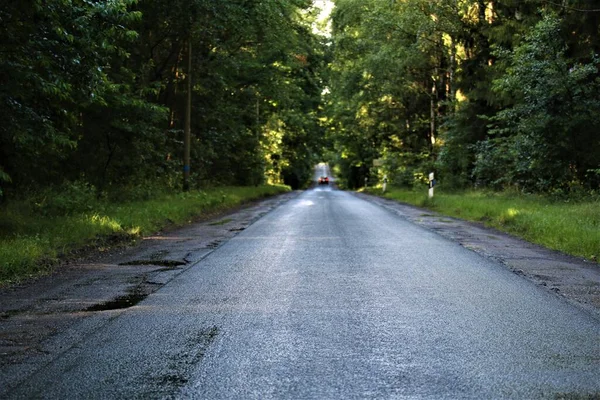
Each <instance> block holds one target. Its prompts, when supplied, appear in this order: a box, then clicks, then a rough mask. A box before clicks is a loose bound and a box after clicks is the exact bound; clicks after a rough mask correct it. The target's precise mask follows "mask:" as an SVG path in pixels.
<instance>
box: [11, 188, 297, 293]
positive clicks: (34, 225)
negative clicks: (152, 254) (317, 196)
mask: <svg viewBox="0 0 600 400" xmlns="http://www.w3.org/2000/svg"><path fill="white" fill-rule="evenodd" d="M63 190H65V188H63ZM286 191H289V187H287V186H282V185H263V186H256V187H217V188H210V189H205V190H194V191H189V192H184V193H182V192H179V193H167V192H163V193H158V194H154V195H152V197H150V196H148V195H146V196H141V197H140V194H139V193H138V198H137V199H132V200H127V201H114V200H110V199H97V198H96V197H95V196H93V193H92V192H91V191H90V192H87V191H86V190H84V189H82V188H81V187H79V188H78V189H77V193H75V190H73V191H71V192H69V193H64V192H62V194H61V193H56V192H51V191H47V192H46V193H45V196H35V197H32V198H29V199H28V200H27V201H19V202H11V203H9V204H6V205H5V206H4V207H2V208H0V285H1V284H7V283H10V282H15V281H18V280H21V279H23V278H28V277H33V276H36V275H39V274H40V273H43V272H45V271H48V270H50V269H51V267H53V266H54V265H56V264H57V263H58V262H59V261H60V260H61V259H65V258H69V257H74V256H76V255H77V254H78V253H81V252H86V251H90V250H95V251H103V250H106V249H108V248H110V247H111V246H114V245H117V244H122V243H130V242H132V241H134V240H135V239H137V238H139V237H141V236H143V235H148V234H150V233H153V232H156V231H159V230H161V229H164V228H166V227H171V226H177V225H182V224H185V223H188V222H190V221H192V220H195V219H198V218H202V217H206V216H210V215H211V214H213V213H216V212H219V211H223V210H226V209H230V208H233V207H236V206H238V205H240V204H243V203H245V202H248V201H252V200H256V199H259V198H263V197H267V196H271V195H275V194H278V193H284V192H286ZM121 195H123V194H121ZM129 195H131V194H129Z"/></svg>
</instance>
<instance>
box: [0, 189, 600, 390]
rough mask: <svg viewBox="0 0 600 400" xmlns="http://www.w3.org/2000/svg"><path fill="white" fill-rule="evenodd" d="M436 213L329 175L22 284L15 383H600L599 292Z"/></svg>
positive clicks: (9, 356) (27, 386)
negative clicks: (335, 181) (339, 186)
mask: <svg viewBox="0 0 600 400" xmlns="http://www.w3.org/2000/svg"><path fill="white" fill-rule="evenodd" d="M367 200H368V201H367ZM419 213H420V214H426V213H425V212H423V211H422V210H421V211H418V209H414V208H410V207H406V206H402V205H397V204H391V203H385V201H384V200H381V199H377V198H373V197H368V198H367V197H366V196H360V195H353V194H351V193H347V192H342V191H338V190H334V189H333V188H331V187H329V186H326V187H316V188H314V189H311V190H307V191H305V192H302V193H291V194H288V195H285V196H283V197H278V198H275V199H270V200H268V201H266V202H262V203H258V204H255V205H254V206H253V207H249V208H247V209H243V210H238V211H237V212H236V213H233V214H231V215H227V216H222V217H220V218H217V219H215V220H212V221H206V222H203V223H201V224H196V225H193V226H190V227H187V228H184V229H181V230H177V231H173V232H170V233H165V234H160V235H156V236H153V237H150V238H147V239H146V240H145V241H144V242H143V243H142V244H141V246H140V247H136V248H132V249H128V250H126V251H124V252H121V253H119V254H115V255H111V256H109V257H106V258H102V259H101V260H96V261H95V262H93V263H87V264H86V263H83V264H82V265H78V266H71V267H70V268H68V269H67V270H66V271H64V272H63V273H60V274H56V275H53V276H49V277H46V278H42V279H40V280H39V281H38V282H34V283H30V284H27V285H24V286H23V287H16V288H10V289H4V290H2V292H0V298H1V299H2V303H1V305H0V312H1V313H2V314H0V315H1V318H0V353H1V354H0V362H1V363H2V369H1V372H0V398H183V399H187V398H190V399H208V398H210V399H219V398H223V399H231V398H257V399H270V398H272V399H279V398H293V399H296V398H303V399H313V398H314V399H322V398H343V399H347V398H350V399H353V398H356V399H364V398H378V399H379V398H416V399H421V398H422V399H457V398H473V399H481V398H489V399H504V398H506V399H536V398H542V399H545V398H548V399H559V398H574V399H576V398H597V397H599V396H600V318H599V314H598V313H597V308H598V307H597V304H596V303H594V299H595V297H594V296H592V295H589V296H588V295H586V296H580V297H577V296H575V295H574V296H575V297H573V296H571V297H570V295H568V293H567V294H563V293H562V292H563V291H564V292H565V293H566V292H568V290H567V289H566V288H567V286H569V287H570V286H573V285H575V283H573V282H570V283H569V285H566V284H562V285H561V282H559V281H558V280H556V281H552V282H553V283H552V284H550V285H549V284H546V285H543V284H542V283H543V282H546V281H548V282H549V280H548V279H549V278H548V277H550V278H551V277H552V276H554V275H552V273H550V272H547V273H544V271H543V268H544V263H543V262H541V261H539V260H541V259H540V258H539V254H538V253H536V252H537V251H538V250H540V249H538V248H537V247H535V246H533V247H532V246H531V245H528V244H525V243H524V242H520V241H518V240H516V239H514V240H516V242H514V243H513V242H510V241H509V242H504V240H509V239H510V240H513V239H512V238H510V237H506V238H504V237H501V235H500V234H498V233H497V232H492V231H488V230H483V228H481V227H478V226H474V225H473V226H471V227H470V225H468V224H467V225H464V226H463V225H461V223H460V222H459V221H457V222H455V223H454V222H453V223H449V222H443V221H439V220H438V221H436V220H435V218H434V217H427V216H423V215H419ZM427 214H429V213H427ZM438 219H439V218H438ZM445 225H450V226H447V228H448V229H446V230H444V229H442V228H441V227H443V226H445ZM435 227H440V229H435ZM477 229H482V230H483V231H482V232H485V234H483V233H480V231H477ZM463 230H464V231H463ZM453 232H454V233H453ZM482 235H483V236H493V237H497V239H492V238H488V239H489V240H490V244H487V241H486V240H484V239H483V238H482V237H483V236H482ZM500 243H503V244H500ZM506 243H509V244H510V245H509V246H508V247H506V246H505V245H506ZM503 246H505V247H503ZM519 246H523V249H522V250H519ZM540 251H541V250H540ZM544 257H545V258H542V259H548V260H554V262H555V263H558V264H551V263H550V264H549V265H550V267H549V268H550V269H553V268H554V267H552V265H559V263H567V262H568V263H569V264H568V265H569V268H572V269H573V270H574V271H575V272H576V274H575V275H577V276H578V277H580V278H581V279H583V280H586V281H590V282H600V275H599V274H598V272H597V269H594V266H593V265H589V264H586V263H583V262H578V261H577V260H574V259H571V258H568V257H566V256H562V255H559V254H554V255H553V254H545V256H544ZM528 260H532V262H529V261H528ZM535 260H538V262H537V263H536V262H534V261H535ZM511 263H512V264H511ZM560 265H563V267H564V266H565V264H560ZM554 269H557V270H559V269H560V268H558V267H556V268H554ZM563 269H564V268H563ZM519 271H520V272H519ZM532 271H533V272H532ZM535 271H537V275H538V276H542V278H536V277H535V276H534V275H536V273H534V272H535ZM571 275H573V274H571ZM544 277H546V278H544ZM580 278H577V279H576V278H573V280H574V281H577V280H578V279H580ZM544 279H546V281H544ZM553 285H555V286H553ZM575 286H576V285H575ZM553 287H557V288H559V290H558V291H556V290H552V288H553ZM592 287H595V286H592ZM136 290H137V292H136ZM575 292H577V291H575ZM575 292H574V293H575ZM590 292H593V290H590ZM135 293H137V294H138V295H140V296H139V298H135V299H134V300H135V301H132V303H131V304H123V307H122V308H119V307H116V306H108V305H110V302H111V301H114V300H115V299H119V298H124V297H123V296H125V298H126V297H127V296H128V295H130V296H131V295H133V294H135ZM575 294H576V293H575ZM130 298H131V297H130ZM102 305H105V306H106V307H104V309H103V308H102ZM93 306H99V308H98V311H85V310H86V309H89V307H93Z"/></svg>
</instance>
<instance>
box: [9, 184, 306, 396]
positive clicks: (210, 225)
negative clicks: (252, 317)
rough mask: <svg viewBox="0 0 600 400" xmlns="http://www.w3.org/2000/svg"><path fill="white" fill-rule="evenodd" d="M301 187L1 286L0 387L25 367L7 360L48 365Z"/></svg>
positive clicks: (10, 380) (288, 198) (32, 364)
mask: <svg viewBox="0 0 600 400" xmlns="http://www.w3.org/2000/svg"><path fill="white" fill-rule="evenodd" d="M299 193H300V192H298V191H296V192H290V193H285V194H282V195H279V196H275V197H271V198H268V199H265V200H261V201H257V202H253V203H250V204H248V205H246V206H243V207H241V208H238V209H236V210H232V211H229V212H228V213H223V214H221V215H217V216H215V217H214V218H211V219H209V220H206V221H203V222H199V223H194V224H192V225H189V226H186V227H183V228H179V229H176V230H173V231H170V232H159V233H156V234H155V235H152V236H148V237H144V238H143V239H141V240H139V241H138V243H137V245H135V246H133V247H128V248H121V249H115V250H114V251H111V252H109V253H108V254H105V255H102V256H97V257H88V259H85V260H83V261H82V262H78V263H73V264H72V265H64V266H61V267H60V268H57V269H56V272H55V273H53V274H51V275H48V276H44V277H41V278H39V279H37V280H35V281H29V282H25V283H23V284H22V285H16V286H11V287H6V288H2V289H0V366H2V368H0V388H2V387H4V388H6V390H9V386H10V384H9V382H13V383H14V382H15V381H18V378H17V379H15V376H14V375H15V374H17V375H18V374H26V373H27V368H25V369H24V368H14V369H12V368H9V366H11V365H13V366H14V365H17V364H20V363H22V362H23V361H24V360H27V364H28V365H30V366H31V368H34V366H35V365H37V366H38V367H39V366H40V365H44V360H46V359H48V360H49V359H52V358H54V357H56V356H57V355H58V354H60V353H61V352H62V351H65V350H66V349H67V348H69V347H70V346H72V345H73V344H74V343H77V342H78V340H79V339H78V338H79V337H84V336H85V335H86V334H88V333H90V332H93V331H94V330H95V329H97V327H98V326H101V325H102V324H103V323H105V322H106V321H107V320H109V319H110V318H114V316H115V315H116V314H117V313H118V312H119V311H120V310H123V309H126V308H128V307H131V306H133V305H135V304H136V303H137V302H139V301H141V300H142V299H144V298H145V297H146V296H148V295H149V294H151V293H153V292H155V291H156V290H158V289H159V288H161V287H162V286H164V285H165V284H166V283H168V282H169V281H170V280H172V279H173V278H175V277H176V276H177V275H179V274H181V273H182V272H184V271H186V270H187V269H189V268H191V267H192V266H194V265H195V264H196V263H198V262H199V261H200V260H202V259H203V258H204V257H206V256H207V255H208V254H210V253H211V252H212V251H213V250H214V249H216V248H217V247H219V245H220V244H221V243H223V242H225V241H227V240H228V239H230V238H231V237H233V236H235V235H236V234H238V233H239V232H241V231H243V230H244V229H245V228H246V227H247V226H249V225H250V224H252V223H253V222H254V221H256V220H257V219H258V218H260V217H261V216H263V215H264V214H266V213H268V212H269V211H271V210H272V209H274V208H276V207H277V206H279V205H280V204H282V203H284V202H286V201H288V200H290V199H292V198H294V197H296V196H297V195H298V194H299ZM11 375H12V377H11ZM2 395H3V390H2V389H0V398H1V397H2Z"/></svg>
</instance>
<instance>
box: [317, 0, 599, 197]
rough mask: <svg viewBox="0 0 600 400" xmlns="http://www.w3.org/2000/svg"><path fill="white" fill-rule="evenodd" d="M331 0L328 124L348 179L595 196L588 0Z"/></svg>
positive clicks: (592, 20) (595, 90) (593, 23)
mask: <svg viewBox="0 0 600 400" xmlns="http://www.w3.org/2000/svg"><path fill="white" fill-rule="evenodd" d="M335 4H336V8H335V10H334V13H333V15H332V24H333V26H332V28H333V32H332V49H331V51H332V59H331V60H332V61H331V65H330V87H329V90H330V93H329V95H328V96H327V103H328V107H327V110H328V112H329V115H328V116H329V126H328V132H329V137H330V138H332V139H333V140H334V141H335V146H334V151H333V152H332V153H331V154H332V155H331V157H332V159H333V160H335V163H336V165H337V166H338V169H339V170H340V171H341V175H343V176H344V177H346V179H347V182H348V184H349V185H350V186H351V187H356V186H359V185H362V183H363V182H364V178H365V177H366V178H368V179H369V181H373V182H376V181H380V180H381V178H382V176H383V175H384V174H387V175H388V177H389V179H390V181H391V182H393V183H395V184H396V185H409V186H410V185H415V184H420V183H421V182H423V181H424V180H425V178H426V176H427V172H430V171H435V172H436V176H437V177H438V178H439V182H440V183H442V184H444V186H445V187H453V188H460V187H472V186H477V187H490V188H494V189H505V188H513V189H516V190H519V191H525V192H542V193H560V194H568V195H570V194H573V193H575V192H577V193H589V192H590V191H594V190H595V191H596V193H597V191H598V188H599V185H600V131H599V128H600V118H599V116H600V79H599V77H600V75H599V73H598V66H599V62H600V59H599V56H598V53H599V51H600V5H599V4H598V2H597V1H596V0H555V1H548V0H493V1H490V0H391V1H383V0H337V1H336V2H335ZM374 160H376V162H375V164H376V165H378V167H373V161H374ZM379 165H381V167H379Z"/></svg>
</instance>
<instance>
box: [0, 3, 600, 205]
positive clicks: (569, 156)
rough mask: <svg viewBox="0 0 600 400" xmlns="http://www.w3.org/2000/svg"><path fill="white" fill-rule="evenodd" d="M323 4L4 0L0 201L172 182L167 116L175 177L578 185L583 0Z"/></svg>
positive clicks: (588, 162)
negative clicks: (334, 176)
mask: <svg viewBox="0 0 600 400" xmlns="http://www.w3.org/2000/svg"><path fill="white" fill-rule="evenodd" d="M334 3H335V8H334V10H333V13H332V15H331V34H330V35H324V34H322V33H319V31H318V30H316V29H315V26H316V19H317V16H318V12H319V10H318V9H317V8H315V7H314V5H313V4H312V1H310V0H285V1H282V0H262V1H254V0H219V1H214V0H169V1H166V0H145V1H136V0H111V1H96V0H43V1H42V0H31V1H27V2H23V1H19V0H7V1H4V2H3V4H2V6H1V8H0V22H1V24H0V36H1V37H2V40H1V41H0V79H1V82H2V85H1V86H0V118H2V124H0V198H5V199H6V198H10V197H18V196H19V195H22V194H27V193H30V192H31V191H36V190H41V189H43V188H48V187H58V188H62V189H63V190H68V189H71V190H80V189H81V188H82V187H83V188H85V190H93V191H94V192H95V193H97V194H98V195H101V194H102V193H105V192H107V191H110V190H111V188H115V187H118V188H135V187H143V188H146V189H148V188H152V187H155V186H156V187H162V188H165V187H166V188H172V189H177V190H179V189H181V188H182V187H183V186H184V185H183V175H184V147H185V146H184V144H185V143H184V142H185V131H186V125H187V124H186V120H187V121H189V126H190V129H189V130H190V132H191V135H190V136H191V146H190V148H191V154H190V156H191V162H190V178H189V185H190V186H191V187H192V188H201V187H204V186H207V185H257V184H261V183H263V182H272V183H286V184H289V185H291V186H292V187H294V188H296V187H301V186H302V185H303V184H304V183H305V182H306V181H307V180H308V179H309V178H310V175H311V169H312V165H314V163H315V162H317V161H319V160H322V159H325V160H327V161H330V162H331V163H332V164H333V165H334V166H335V167H336V171H338V173H339V175H340V179H341V181H342V182H345V184H346V185H347V186H348V187H357V186H359V185H361V184H362V183H363V182H364V179H365V178H368V179H369V180H370V181H371V182H376V181H379V180H381V178H382V176H383V175H384V174H385V175H387V176H388V177H389V179H390V182H392V183H394V184H396V185H409V186H410V185H415V184H420V183H421V182H423V181H424V180H425V177H426V175H427V173H428V172H430V171H435V172H436V176H437V177H438V178H439V181H440V182H441V183H442V184H444V185H445V186H447V187H456V188H460V187H471V186H478V187H490V188H494V189H504V188H508V187H510V188H517V189H518V190H522V191H535V192H545V193H555V192H560V193H567V194H569V193H573V192H584V193H590V191H597V190H598V188H599V187H600V134H599V133H598V132H599V128H600V118H599V117H598V116H599V115H600V74H599V72H598V66H599V62H600V59H599V56H598V53H599V51H600V31H599V29H600V28H599V27H600V7H598V6H597V5H596V4H595V3H596V1H595V0H554V1H547V0H494V1H491V0H336V1H335V2H334ZM188 110H189V111H188ZM188 117H189V119H188ZM186 168H187V167H186Z"/></svg>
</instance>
